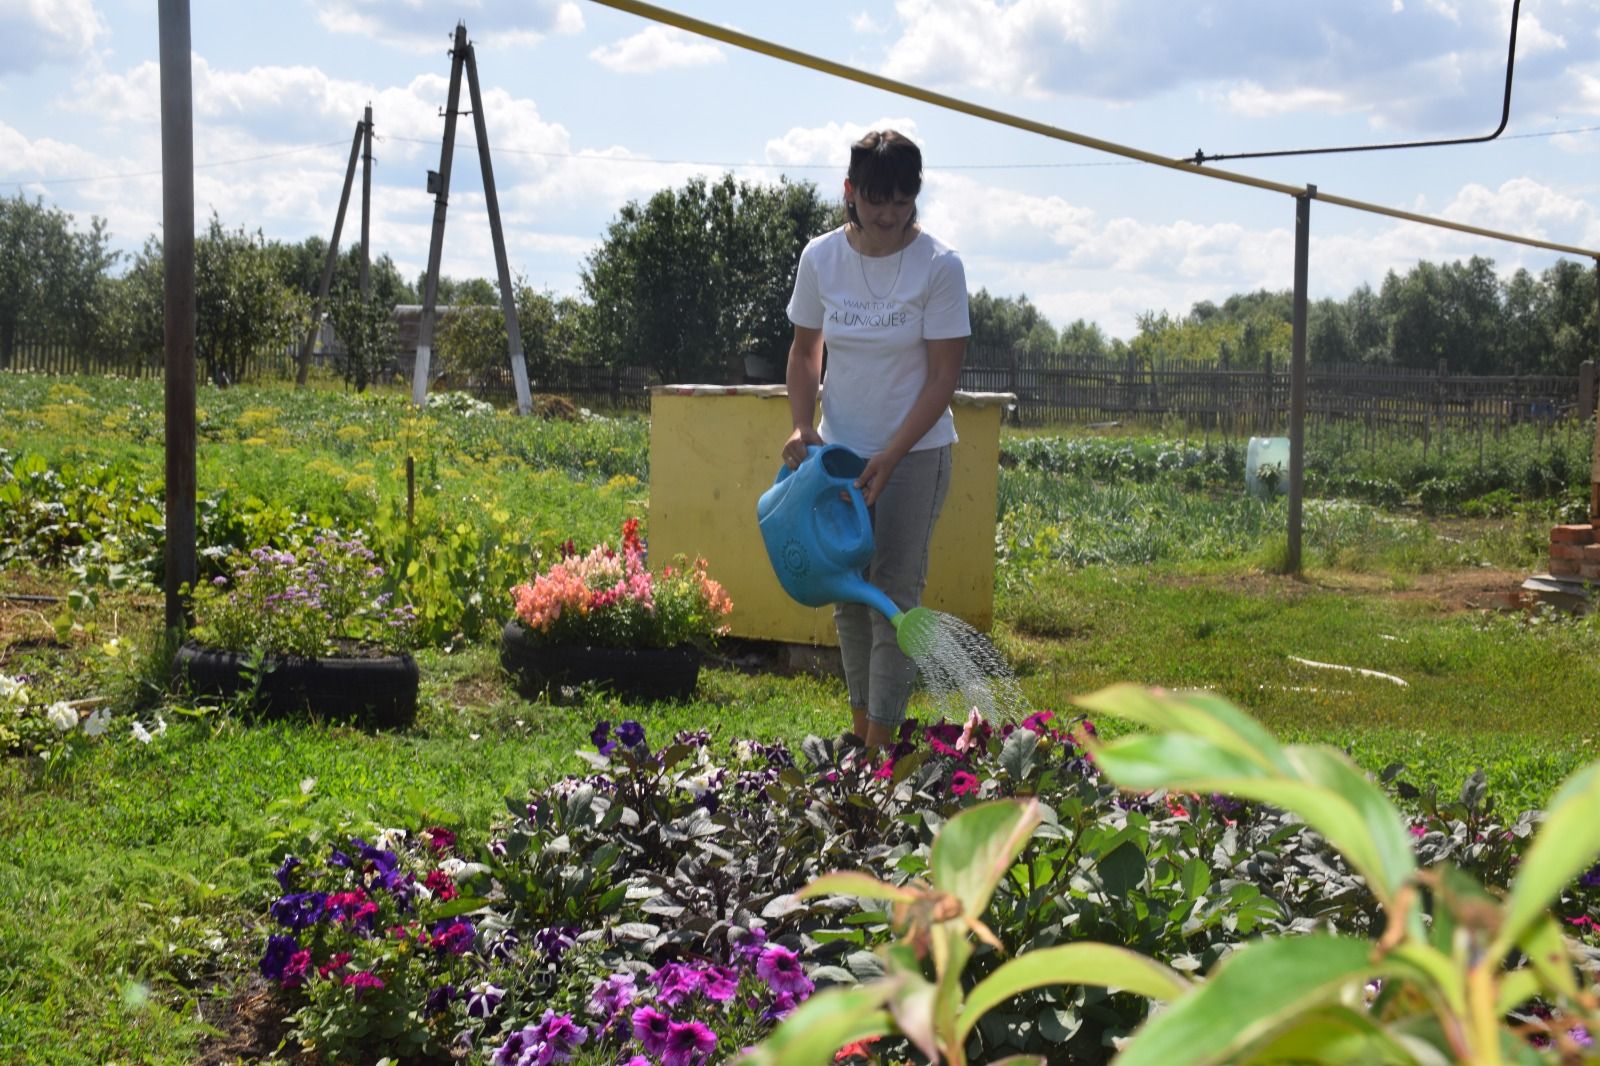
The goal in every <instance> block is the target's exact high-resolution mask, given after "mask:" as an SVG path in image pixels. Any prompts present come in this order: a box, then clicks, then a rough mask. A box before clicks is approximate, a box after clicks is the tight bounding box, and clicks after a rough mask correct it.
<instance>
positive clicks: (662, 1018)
mask: <svg viewBox="0 0 1600 1066" xmlns="http://www.w3.org/2000/svg"><path fill="white" fill-rule="evenodd" d="M671 1032H672V1019H671V1018H668V1017H667V1016H666V1015H665V1014H662V1013H661V1012H660V1011H658V1010H656V1009H655V1008H654V1007H640V1008H639V1009H638V1010H636V1011H634V1012H633V1038H634V1039H635V1040H637V1041H639V1044H640V1046H641V1047H643V1048H644V1050H645V1053H646V1054H648V1055H660V1054H662V1053H663V1052H665V1051H666V1050H667V1037H668V1036H669V1035H671Z"/></svg>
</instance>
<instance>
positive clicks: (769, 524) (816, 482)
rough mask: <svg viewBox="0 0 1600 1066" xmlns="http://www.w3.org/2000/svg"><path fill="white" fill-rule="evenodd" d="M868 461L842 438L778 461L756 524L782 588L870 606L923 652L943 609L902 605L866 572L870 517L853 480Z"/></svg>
mask: <svg viewBox="0 0 1600 1066" xmlns="http://www.w3.org/2000/svg"><path fill="white" fill-rule="evenodd" d="M866 467H867V461H866V460H865V459H864V458H862V457H861V456H860V455H857V454H856V453H855V452H853V451H851V450H850V449H849V448H846V447H845V446H844V445H842V444H828V445H823V446H821V447H818V446H816V445H812V446H810V447H808V448H807V449H806V459H805V462H803V463H801V464H800V465H799V467H797V468H795V469H793V470H791V469H790V468H789V467H788V465H787V464H786V465H784V466H782V467H779V469H778V476H777V478H776V480H774V481H773V483H772V487H771V488H769V489H768V490H767V491H766V492H763V493H762V494H761V499H760V500H758V501H756V522H757V524H758V525H759V526H760V527H761V537H762V539H763V540H764V541H766V545H767V555H768V556H769V557H770V558H771V560H772V569H773V570H774V572H776V573H777V575H778V584H780V585H782V586H783V591H785V592H787V593H788V594H789V595H790V596H791V597H793V598H794V599H795V600H797V601H799V602H800V603H803V604H805V605H806V606H807V607H823V606H826V605H827V604H830V603H840V602H845V603H860V604H865V605H866V606H868V607H871V608H872V609H873V610H875V611H878V612H879V613H880V614H882V615H883V616H884V617H885V618H887V619H888V620H889V621H890V622H892V623H894V627H895V638H896V641H897V642H898V643H899V645H900V650H901V651H903V652H905V653H906V654H907V655H909V656H911V657H912V658H918V657H919V656H921V655H923V654H925V653H926V652H927V651H928V650H929V649H930V648H931V647H932V645H933V640H934V635H935V630H936V628H937V626H938V616H937V614H936V613H935V612H934V611H931V610H929V609H928V608H926V607H913V608H912V609H911V610H909V611H902V610H900V608H899V607H897V606H895V603H894V601H893V600H891V599H890V598H889V597H888V596H886V595H884V593H883V590H882V589H879V588H878V587H877V586H875V585H872V584H871V583H869V582H868V581H867V580H866V578H865V577H863V576H862V574H863V572H864V571H865V569H866V567H867V564H868V563H869V562H871V561H872V547H873V545H872V521H871V518H870V517H869V516H868V514H867V503H866V500H864V499H863V498H862V496H861V490H860V489H858V488H856V486H855V479H856V478H858V477H860V476H861V471H863V470H865V469H866Z"/></svg>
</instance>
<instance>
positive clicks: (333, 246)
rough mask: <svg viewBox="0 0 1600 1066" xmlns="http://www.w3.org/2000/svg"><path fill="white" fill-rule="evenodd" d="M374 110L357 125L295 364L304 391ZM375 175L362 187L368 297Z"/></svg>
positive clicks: (369, 147) (363, 262)
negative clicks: (369, 219)
mask: <svg viewBox="0 0 1600 1066" xmlns="http://www.w3.org/2000/svg"><path fill="white" fill-rule="evenodd" d="M371 122H372V108H370V107H368V108H367V113H366V117H365V118H363V119H362V120H361V121H360V122H357V123H356V135H355V137H354V138H353V139H352V140H351V141H350V162H349V164H347V165H346V166H345V168H344V188H343V189H341V190H340V192H339V211H338V213H337V214H335V215H334V216H333V240H331V241H329V242H328V255H327V258H325V259H324V260H323V263H322V281H321V282H320V283H319V284H318V285H317V298H316V299H315V300H313V301H312V302H311V327H310V328H309V329H307V330H306V339H305V343H304V344H302V345H300V358H299V359H298V360H296V363H297V366H296V368H295V375H294V385H295V388H297V389H301V388H305V384H306V381H307V380H308V379H309V378H310V376H311V349H312V347H313V346H314V345H315V344H316V340H317V333H318V331H319V330H321V329H322V310H323V308H324V307H326V306H327V304H328V288H329V286H331V285H332V284H333V268H334V265H335V264H336V263H337V262H338V261H339V234H340V233H342V232H343V231H344V212H345V208H347V207H349V206H350V185H351V183H352V182H354V180H355V176H356V156H357V154H358V153H359V152H360V151H361V144H362V141H363V140H365V141H366V144H367V154H368V157H369V164H370V157H371V153H372V132H371V128H370V123H371ZM371 181H372V171H371V168H370V165H369V167H368V170H367V173H366V175H365V176H364V177H363V179H362V186H361V275H362V283H361V295H362V297H363V298H365V297H366V294H367V292H366V272H367V256H366V251H367V190H368V189H370V188H371Z"/></svg>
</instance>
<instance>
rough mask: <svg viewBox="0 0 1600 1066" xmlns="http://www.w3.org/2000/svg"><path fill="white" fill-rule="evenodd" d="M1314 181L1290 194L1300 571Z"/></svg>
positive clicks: (1292, 521)
mask: <svg viewBox="0 0 1600 1066" xmlns="http://www.w3.org/2000/svg"><path fill="white" fill-rule="evenodd" d="M1316 195H1317V187H1316V186H1315V185H1309V184H1308V185H1307V186H1306V191H1305V194H1304V195H1302V196H1296V197H1295V198H1294V333H1293V340H1292V347H1291V350H1290V357H1289V557H1288V560H1287V564H1288V570H1289V573H1291V574H1298V573H1299V572H1300V540H1301V509H1302V504H1303V503H1304V501H1305V472H1306V273H1307V263H1308V262H1309V260H1310V250H1311V198H1312V197H1314V196H1316Z"/></svg>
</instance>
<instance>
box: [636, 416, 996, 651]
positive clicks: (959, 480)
mask: <svg viewBox="0 0 1600 1066" xmlns="http://www.w3.org/2000/svg"><path fill="white" fill-rule="evenodd" d="M1013 402H1015V397H1013V396H1012V395H1011V394H1010V393H969V392H958V393H956V395H955V399H954V401H953V402H952V404H951V409H952V411H953V413H954V414H955V422H956V434H957V435H958V436H959V437H960V438H961V439H960V441H959V442H958V443H957V444H956V445H955V447H954V448H953V449H952V470H951V478H950V495H949V497H948V498H947V499H946V500H945V505H944V511H943V512H942V513H941V514H940V516H939V523H938V525H937V526H935V527H934V531H933V546H932V549H931V557H930V559H929V563H928V588H927V591H926V592H925V593H924V594H923V597H922V602H923V603H924V604H925V605H926V606H929V607H932V608H934V609H935V610H939V611H945V612H947V613H949V614H953V615H955V616H957V617H958V618H961V619H963V620H964V621H966V622H967V624H969V625H971V626H973V627H974V628H976V629H979V630H984V631H987V630H988V629H989V627H990V626H991V625H992V624H993V622H994V524H995V505H996V493H997V491H998V484H999V476H1000V419H1001V416H1002V415H1003V414H1004V413H1005V408H1006V406H1007V405H1008V404H1011V403H1013ZM788 432H789V400H788V391H787V390H786V389H785V388H784V386H782V385H737V386H726V385H658V386H656V387H654V388H653V389H651V396H650V526H649V535H650V536H649V541H650V561H651V565H652V566H660V565H662V564H663V563H665V562H667V561H669V560H671V559H672V558H673V557H674V556H676V555H678V554H680V553H681V554H683V555H687V556H689V557H691V558H693V557H694V556H697V555H702V556H705V558H706V560H707V562H709V563H710V566H711V576H712V577H714V578H716V579H717V580H718V581H720V582H722V584H723V586H724V587H725V588H726V589H727V590H728V595H729V596H730V597H732V599H733V613H732V614H731V615H730V616H729V618H728V625H729V628H730V631H731V633H732V635H733V636H736V637H746V638H750V639H754V640H777V641H786V642H789V643H794V644H824V645H835V644H837V643H838V638H837V636H836V635H835V633H834V629H833V609H832V608H831V607H820V608H813V607H802V606H801V605H800V604H798V603H795V602H794V601H793V600H791V599H790V598H789V597H788V595H786V594H785V593H784V591H783V589H782V588H781V587H780V586H779V585H778V579H777V578H776V577H775V576H774V575H773V573H772V566H771V563H770V562H768V560H767V551H766V547H765V546H764V545H763V543H762V540H761V531H760V530H759V529H758V528H757V527H756V499H757V497H759V496H760V495H761V493H762V492H764V491H765V490H766V489H767V487H768V486H770V485H771V484H772V479H773V476H774V475H775V474H776V473H777V471H778V465H779V462H780V460H779V458H778V449H779V447H780V446H781V445H782V444H783V440H784V438H785V437H787V436H788Z"/></svg>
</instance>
